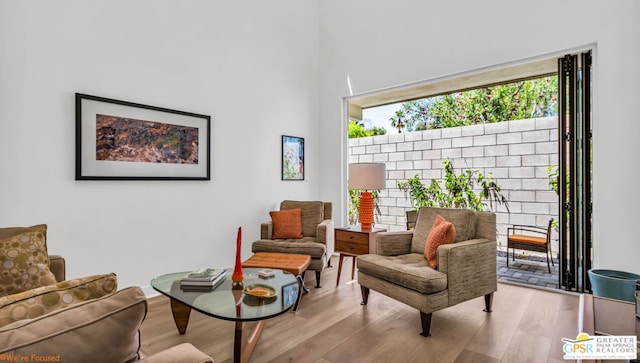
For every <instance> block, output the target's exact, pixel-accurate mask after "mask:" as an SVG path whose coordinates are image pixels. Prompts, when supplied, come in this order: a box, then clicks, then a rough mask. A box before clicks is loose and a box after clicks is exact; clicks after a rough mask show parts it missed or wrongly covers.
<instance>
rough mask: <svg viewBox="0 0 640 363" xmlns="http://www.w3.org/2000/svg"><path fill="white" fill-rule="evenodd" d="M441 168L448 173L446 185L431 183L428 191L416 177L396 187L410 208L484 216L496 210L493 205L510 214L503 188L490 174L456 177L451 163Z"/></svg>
mask: <svg viewBox="0 0 640 363" xmlns="http://www.w3.org/2000/svg"><path fill="white" fill-rule="evenodd" d="M442 164H443V165H444V172H445V178H444V182H442V181H437V180H435V179H432V180H431V184H430V185H429V187H426V186H425V185H424V184H423V183H422V181H421V180H420V177H419V176H418V175H416V176H414V177H413V178H411V179H408V180H407V181H404V182H398V183H397V184H398V188H400V190H402V191H403V192H404V194H405V197H406V198H410V199H411V204H412V205H413V206H414V207H415V208H416V209H419V208H420V207H440V208H460V209H471V210H475V211H479V212H482V211H485V210H486V208H487V207H489V210H494V205H495V206H496V207H497V206H498V205H504V206H505V208H506V209H507V212H509V203H508V201H507V198H506V197H505V196H504V195H503V194H502V192H501V187H500V185H498V184H497V183H496V181H495V178H494V177H493V175H492V174H491V173H489V174H488V175H487V176H485V175H484V174H482V173H480V172H479V171H478V170H471V169H466V170H464V171H463V172H462V173H461V174H460V175H457V174H456V172H455V170H454V169H453V165H451V160H449V159H446V160H444V161H443V162H442ZM476 190H477V191H476ZM487 202H488V204H487Z"/></svg>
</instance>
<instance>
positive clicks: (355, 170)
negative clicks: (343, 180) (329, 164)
mask: <svg viewBox="0 0 640 363" xmlns="http://www.w3.org/2000/svg"><path fill="white" fill-rule="evenodd" d="M386 179H387V178H386V175H385V164H383V163H356V164H349V189H351V190H362V193H360V210H359V213H358V215H359V217H358V219H359V220H360V227H361V228H362V230H363V231H370V230H371V225H372V224H373V194H371V192H369V190H380V189H384V188H385V186H386V185H385V184H386Z"/></svg>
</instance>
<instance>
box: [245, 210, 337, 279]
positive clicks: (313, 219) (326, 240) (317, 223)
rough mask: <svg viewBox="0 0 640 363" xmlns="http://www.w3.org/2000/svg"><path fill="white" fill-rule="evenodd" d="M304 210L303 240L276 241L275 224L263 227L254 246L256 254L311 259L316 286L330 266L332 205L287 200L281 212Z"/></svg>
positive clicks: (264, 224) (267, 224)
mask: <svg viewBox="0 0 640 363" xmlns="http://www.w3.org/2000/svg"><path fill="white" fill-rule="evenodd" d="M296 208H300V209H301V210H302V236H303V237H302V238H299V239H273V238H272V237H273V222H272V221H268V222H263V223H262V224H261V225H260V240H258V241H255V242H253V244H252V245H251V251H252V252H254V253H255V252H279V253H296V254H302V255H309V256H311V264H310V265H309V267H308V268H307V270H312V271H315V273H316V287H320V274H321V273H322V271H323V270H324V268H325V267H326V266H327V245H329V246H333V238H334V235H333V220H332V219H331V218H332V210H331V203H330V202H320V201H294V200H285V201H283V202H282V203H280V210H291V209H296Z"/></svg>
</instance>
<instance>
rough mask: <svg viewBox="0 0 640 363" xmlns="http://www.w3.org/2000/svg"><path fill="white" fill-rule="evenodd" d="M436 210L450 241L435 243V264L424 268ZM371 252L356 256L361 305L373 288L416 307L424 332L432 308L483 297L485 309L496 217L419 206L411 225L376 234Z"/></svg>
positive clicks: (492, 279)
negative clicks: (451, 230)
mask: <svg viewBox="0 0 640 363" xmlns="http://www.w3.org/2000/svg"><path fill="white" fill-rule="evenodd" d="M437 215H441V216H442V217H444V218H445V219H446V220H447V221H449V222H451V223H453V225H454V226H455V229H456V239H455V242H454V243H451V244H445V245H441V246H439V247H438V266H437V267H436V269H433V268H431V267H429V264H428V261H427V259H426V258H425V257H424V249H425V242H426V239H427V236H428V235H429V231H430V230H431V226H432V225H433V222H434V220H435V218H436V216H437ZM376 244H377V253H378V254H376V255H373V254H368V255H361V256H358V260H357V264H358V282H359V283H360V286H361V289H362V305H366V304H367V302H368V297H369V291H370V290H374V291H377V292H379V293H381V294H384V295H387V296H389V297H391V298H393V299H396V300H398V301H401V302H403V303H405V304H407V305H409V306H412V307H414V308H416V309H418V310H419V311H420V317H421V322H422V333H421V334H422V335H423V336H428V335H429V330H430V327H431V316H432V313H433V312H434V311H438V310H441V309H444V308H446V307H449V306H452V305H455V304H458V303H460V302H463V301H467V300H470V299H473V298H476V297H480V296H484V297H485V311H487V312H490V311H491V303H492V299H493V292H494V291H496V290H497V276H496V217H495V214H493V213H478V212H474V211H471V210H467V209H444V208H431V207H423V208H420V211H419V213H418V220H417V222H416V226H415V230H412V231H401V232H387V233H378V235H377V236H376Z"/></svg>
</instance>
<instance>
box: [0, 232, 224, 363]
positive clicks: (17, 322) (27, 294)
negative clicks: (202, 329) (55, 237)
mask: <svg viewBox="0 0 640 363" xmlns="http://www.w3.org/2000/svg"><path fill="white" fill-rule="evenodd" d="M47 265H48V266H47ZM45 266H46V267H45ZM7 267H8V268H7ZM14 269H15V270H16V271H20V273H18V272H16V271H13V270H14ZM23 270H24V271H26V273H28V272H32V273H34V277H32V278H29V279H26V280H27V281H28V283H33V284H34V286H33V288H31V289H24V287H25V283H23V281H24V280H25V279H24V278H23V277H22V275H23V274H24V273H25V272H22V271H23ZM0 276H2V277H3V279H2V281H0V285H2V286H0V342H2V343H0V357H2V356H8V357H12V356H13V357H16V358H17V357H23V358H24V357H30V360H32V361H33V360H42V361H45V360H47V361H55V360H58V361H62V362H109V363H114V362H123V363H124V362H133V361H136V362H138V361H139V362H145V361H146V362H154V363H163V362H167V363H169V362H193V363H210V362H213V359H212V358H211V357H209V356H207V355H206V354H204V353H202V352H201V351H199V350H198V349H197V348H195V347H194V346H193V345H191V344H189V343H183V344H179V345H176V346H174V347H171V348H169V349H166V350H163V351H161V352H158V353H156V354H154V355H151V356H148V357H145V356H144V354H143V352H141V351H140V339H141V337H140V326H141V325H142V322H143V320H144V318H145V316H146V315H147V298H146V297H145V295H144V293H143V292H142V289H140V288H139V287H137V286H132V287H127V288H125V289H122V290H119V291H116V290H117V285H118V284H117V277H116V275H115V274H114V273H110V274H103V275H93V276H86V277H82V278H77V279H71V280H65V278H66V276H65V259H64V258H63V257H62V256H57V255H49V254H48V252H47V250H46V225H37V226H32V227H11V228H0ZM38 276H40V277H41V278H40V279H37V278H36V277H38ZM36 282H37V283H38V284H39V285H38V286H35V285H36ZM47 283H48V284H47ZM34 356H35V357H36V358H34ZM0 360H2V358H0Z"/></svg>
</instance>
